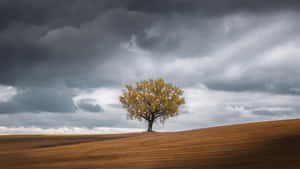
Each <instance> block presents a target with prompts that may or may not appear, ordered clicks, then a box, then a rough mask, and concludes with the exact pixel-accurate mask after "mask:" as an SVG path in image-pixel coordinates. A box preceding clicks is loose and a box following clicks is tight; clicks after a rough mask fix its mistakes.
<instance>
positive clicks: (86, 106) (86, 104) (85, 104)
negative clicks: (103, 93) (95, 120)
mask: <svg viewBox="0 0 300 169" xmlns="http://www.w3.org/2000/svg"><path fill="white" fill-rule="evenodd" d="M93 102H95V100H93V99H82V100H79V102H78V103H77V106H78V107H79V108H80V109H83V110H85V111H88V112H103V111H104V110H103V108H102V107H101V106H100V105H99V104H94V103H93Z"/></svg>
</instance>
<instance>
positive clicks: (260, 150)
mask: <svg viewBox="0 0 300 169" xmlns="http://www.w3.org/2000/svg"><path fill="white" fill-rule="evenodd" d="M120 168H124V169H125V168H126V169H160V168H167V169H190V168H191V169H224V168H225V169H227V168H228V169H299V168H300V119H296V120H283V121H272V122H260V123H248V124H239V125H231V126H221V127H213V128H205V129H197V130H190V131H183V132H174V133H159V132H153V133H134V134H111V135H69V136H68V135H61V136H38V135H36V136H30V135H23V136H0V169H120Z"/></svg>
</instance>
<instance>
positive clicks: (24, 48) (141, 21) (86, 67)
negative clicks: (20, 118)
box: [0, 0, 300, 86]
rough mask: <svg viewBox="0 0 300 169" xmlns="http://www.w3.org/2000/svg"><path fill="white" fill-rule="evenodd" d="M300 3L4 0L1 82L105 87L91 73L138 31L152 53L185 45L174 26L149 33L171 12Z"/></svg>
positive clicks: (197, 13)
mask: <svg viewBox="0 0 300 169" xmlns="http://www.w3.org/2000/svg"><path fill="white" fill-rule="evenodd" d="M299 4H300V3H299V2H298V1H292V0H288V1H263V2H262V1H245V0H242V1H234V0H226V1H215V0H213V1H193V0H185V1H184V0H175V1H174V0H172V1H171V0H166V1H159V0H154V1H140V0H126V1H118V0H116V1H108V0H101V1H94V0H86V1H80V0H75V1H73V0H72V1H71V0H67V1H59V0H54V1H43V2H42V1H36V0H29V1H28V0H21V1H11V0H2V1H1V2H0V11H1V13H0V25H1V26H0V29H1V32H0V50H1V65H0V72H1V74H0V83H1V84H7V85H25V84H26V85H39V83H42V82H45V83H42V85H46V84H47V83H53V82H54V83H67V84H70V85H73V86H76V85H84V84H82V83H84V82H86V83H94V84H96V85H101V81H105V79H101V78H100V79H99V80H98V81H96V82H95V81H94V80H93V79H94V77H89V76H90V75H91V74H92V73H91V72H93V71H94V68H95V67H96V66H97V65H99V63H103V62H104V61H105V59H106V58H109V57H113V56H116V55H118V54H119V53H122V52H124V51H122V49H120V44H122V43H123V42H128V41H130V39H131V38H132V36H133V35H135V36H136V42H137V43H138V45H139V46H140V47H142V48H144V49H147V50H150V51H154V52H159V51H161V52H166V51H171V50H173V49H176V48H178V47H179V45H180V41H181V40H180V38H181V37H178V36H176V34H172V31H170V27H166V26H165V25H163V26H161V29H160V32H159V34H158V35H153V36H151V35H150V36H149V35H146V33H145V32H147V30H148V29H150V28H151V27H152V26H153V25H155V23H159V22H162V21H168V19H170V17H172V16H171V15H169V14H176V15H178V16H179V17H181V16H182V17H184V16H187V18H186V19H187V20H188V19H189V17H195V16H197V17H201V16H209V15H211V16H223V15H227V14H231V13H234V12H237V11H246V12H247V11H248V12H256V11H265V10H268V9H270V10H274V11H276V10H294V9H297V8H298V7H299ZM190 12H192V14H189V13H190ZM176 17H177V16H175V18H176ZM173 19H174V16H173ZM175 22H176V19H175ZM158 25H159V24H158ZM172 26H173V27H176V26H178V25H176V24H174V25H172ZM170 32H171V33H170ZM96 63H98V64H96ZM74 74H77V75H76V76H74ZM93 75H94V74H93ZM93 75H91V76H93ZM99 76H101V75H99ZM45 77H47V78H45ZM28 79H30V80H28ZM46 82H47V83H46ZM85 86H88V85H87V84H85Z"/></svg>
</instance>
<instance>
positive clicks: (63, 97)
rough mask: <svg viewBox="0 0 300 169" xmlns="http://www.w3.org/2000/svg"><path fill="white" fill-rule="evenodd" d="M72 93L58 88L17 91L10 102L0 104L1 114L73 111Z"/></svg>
mask: <svg viewBox="0 0 300 169" xmlns="http://www.w3.org/2000/svg"><path fill="white" fill-rule="evenodd" d="M72 97H73V94H72V91H70V90H68V89H59V88H34V89H26V90H24V91H19V92H18V93H17V94H16V95H14V96H13V97H12V98H11V99H10V100H8V101H6V102H1V103H0V110H1V113H20V112H36V113H38V112H57V113H69V112H74V111H75V105H74V103H73V100H72Z"/></svg>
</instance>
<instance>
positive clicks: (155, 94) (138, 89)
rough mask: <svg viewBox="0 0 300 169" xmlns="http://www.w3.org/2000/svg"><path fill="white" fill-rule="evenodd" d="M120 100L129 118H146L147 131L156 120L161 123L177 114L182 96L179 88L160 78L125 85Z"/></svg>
mask: <svg viewBox="0 0 300 169" xmlns="http://www.w3.org/2000/svg"><path fill="white" fill-rule="evenodd" d="M120 102H121V103H122V104H123V107H124V108H125V109H127V111H128V114H127V115H128V117H129V118H130V119H138V120H146V121H147V122H148V131H152V125H153V123H154V122H156V121H157V120H159V121H160V122H161V123H163V122H164V121H165V120H166V119H168V118H169V117H173V116H176V115H178V109H179V106H180V105H181V104H184V98H183V91H182V90H181V89H179V88H178V87H176V86H174V85H172V84H171V83H166V82H165V81H164V80H163V79H161V78H160V79H157V80H152V79H150V80H144V81H140V82H137V83H136V86H131V85H126V88H125V89H123V93H122V95H121V96H120Z"/></svg>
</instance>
